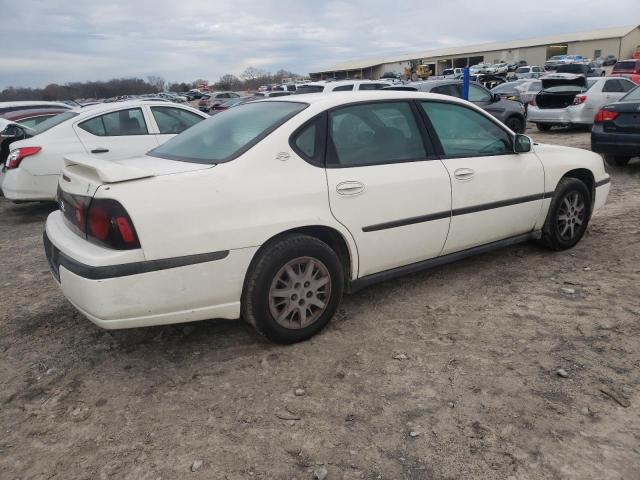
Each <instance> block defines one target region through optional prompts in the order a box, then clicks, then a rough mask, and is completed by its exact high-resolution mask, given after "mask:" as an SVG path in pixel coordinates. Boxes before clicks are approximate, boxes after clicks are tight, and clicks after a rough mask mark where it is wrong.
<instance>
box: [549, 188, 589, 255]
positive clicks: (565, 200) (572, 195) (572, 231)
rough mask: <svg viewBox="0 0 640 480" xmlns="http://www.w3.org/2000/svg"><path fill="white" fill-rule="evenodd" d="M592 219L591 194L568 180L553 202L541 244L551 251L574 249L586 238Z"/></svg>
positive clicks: (558, 190)
mask: <svg viewBox="0 0 640 480" xmlns="http://www.w3.org/2000/svg"><path fill="white" fill-rule="evenodd" d="M590 218H591V192H589V189H588V188H587V186H586V185H585V184H584V183H583V182H582V181H581V180H578V179H577V178H571V177H565V178H563V179H562V180H560V182H558V186H557V187H556V191H555V194H554V195H553V199H552V200H551V205H550V206H549V212H548V213H547V219H546V220H545V222H544V226H543V227H542V238H541V239H540V243H541V244H542V245H544V246H545V247H547V248H550V249H552V250H566V249H568V248H571V247H573V246H574V245H575V244H576V243H578V242H579V241H580V239H581V238H582V237H583V235H584V232H585V231H586V230H587V225H588V224H589V219H590Z"/></svg>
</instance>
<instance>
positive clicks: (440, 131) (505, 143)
mask: <svg viewBox="0 0 640 480" xmlns="http://www.w3.org/2000/svg"><path fill="white" fill-rule="evenodd" d="M421 105H422V108H423V109H424V111H425V112H426V114H427V116H428V117H429V119H430V120H431V124H432V125H433V129H434V130H435V132H436V134H437V135H438V138H439V139H440V143H441V144H442V149H443V150H444V154H445V156H447V157H484V156H488V155H501V154H504V153H512V152H513V149H512V148H511V137H510V136H509V134H508V133H507V132H506V131H505V130H503V129H502V128H500V127H499V126H498V125H497V124H496V123H494V122H493V121H492V120H490V119H489V118H487V117H485V116H484V115H483V114H481V113H479V112H476V111H475V110H472V109H471V108H468V107H464V106H462V105H455V104H451V103H444V102H421Z"/></svg>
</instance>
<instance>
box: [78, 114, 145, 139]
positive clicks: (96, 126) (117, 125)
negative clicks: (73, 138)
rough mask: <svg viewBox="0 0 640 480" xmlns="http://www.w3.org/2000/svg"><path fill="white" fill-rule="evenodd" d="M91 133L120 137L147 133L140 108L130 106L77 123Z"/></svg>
mask: <svg viewBox="0 0 640 480" xmlns="http://www.w3.org/2000/svg"><path fill="white" fill-rule="evenodd" d="M78 126H79V127H80V128H82V129H83V130H86V131H87V132H89V133H92V134H93V135H98V136H100V137H104V136H107V137H120V136H127V135H147V134H148V133H149V131H148V130H147V124H146V122H145V121H144V115H143V114H142V110H141V109H140V108H130V109H128V110H119V111H117V112H111V113H106V114H104V115H100V116H99V117H95V118H92V119H90V120H87V121H85V122H82V123H80V124H79V125H78Z"/></svg>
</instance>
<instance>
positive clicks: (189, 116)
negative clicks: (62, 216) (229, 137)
mask: <svg viewBox="0 0 640 480" xmlns="http://www.w3.org/2000/svg"><path fill="white" fill-rule="evenodd" d="M205 118H208V115H206V114H204V113H202V112H200V111H198V110H196V109H194V108H191V107H188V106H185V105H178V104H173V103H165V102H141V101H130V102H117V103H103V104H99V105H93V106H90V107H84V108H80V109H67V110H65V111H64V112H62V113H59V114H58V115H55V116H52V117H51V118H48V119H46V120H44V121H42V122H39V123H37V124H35V125H33V126H32V127H29V128H27V127H23V128H22V130H21V133H20V134H18V135H17V136H13V137H12V136H11V132H9V133H10V136H9V139H12V140H13V142H12V143H11V144H10V145H7V147H8V148H6V149H5V151H4V153H5V154H6V155H7V156H6V159H5V160H4V162H3V164H2V172H1V173H0V186H1V188H2V191H3V194H4V196H5V197H7V198H8V199H10V200H13V201H34V200H39V201H42V200H49V201H50V200H55V199H56V190H57V186H58V176H59V175H60V171H61V170H62V167H63V162H64V157H65V156H66V155H73V154H84V155H91V156H92V157H93V158H102V159H106V160H109V161H113V160H120V159H124V158H129V157H132V156H135V155H141V154H143V153H145V152H147V151H148V150H151V149H152V148H154V147H157V146H158V145H160V144H162V143H164V142H165V141H167V140H168V139H169V138H171V137H173V136H175V135H176V134H178V133H181V132H182V131H184V130H186V129H187V128H189V127H191V126H192V125H194V124H196V123H198V122H200V121H202V120H204V119H205ZM18 128H21V127H18ZM5 132H6V129H5ZM7 149H8V150H9V151H8V152H7Z"/></svg>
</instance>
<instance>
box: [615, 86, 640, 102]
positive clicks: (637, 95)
mask: <svg viewBox="0 0 640 480" xmlns="http://www.w3.org/2000/svg"><path fill="white" fill-rule="evenodd" d="M638 100H640V87H635V85H634V86H632V90H631V91H630V92H629V93H627V94H626V95H625V96H624V97H622V98H621V99H620V101H621V102H636V101H638Z"/></svg>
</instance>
